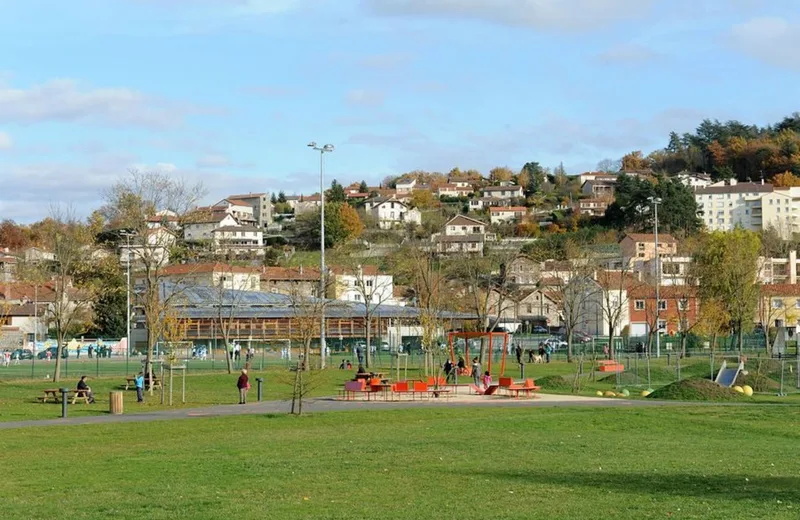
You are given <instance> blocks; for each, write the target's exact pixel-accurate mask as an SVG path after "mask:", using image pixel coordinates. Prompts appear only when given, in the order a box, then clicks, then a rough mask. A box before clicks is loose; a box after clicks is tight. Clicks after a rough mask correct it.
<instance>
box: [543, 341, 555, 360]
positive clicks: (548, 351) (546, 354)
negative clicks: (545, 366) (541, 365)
mask: <svg viewBox="0 0 800 520" xmlns="http://www.w3.org/2000/svg"><path fill="white" fill-rule="evenodd" d="M552 352H553V347H551V346H550V345H547V346H545V347H544V359H545V362H546V363H549V362H550V354H551V353H552Z"/></svg>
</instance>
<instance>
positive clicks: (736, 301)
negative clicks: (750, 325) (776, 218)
mask: <svg viewBox="0 0 800 520" xmlns="http://www.w3.org/2000/svg"><path fill="white" fill-rule="evenodd" d="M760 251H761V240H760V239H759V237H758V234H756V233H754V232H752V231H746V230H744V229H741V228H735V229H734V230H733V231H729V232H721V231H714V232H712V233H710V234H709V235H708V236H706V237H705V240H703V242H702V245H701V247H699V248H698V251H697V252H696V253H695V256H694V260H695V262H696V265H697V280H698V282H699V294H700V296H701V298H702V299H703V300H706V299H708V300H715V301H718V302H719V303H720V305H722V307H723V309H724V310H725V313H726V314H727V315H728V316H730V319H731V321H732V323H733V325H734V326H735V328H736V332H737V335H738V348H739V353H740V354H741V352H742V334H743V332H744V325H745V323H746V322H748V321H750V322H752V319H753V316H755V311H756V304H757V302H758V298H759V285H758V270H759V266H758V262H759V260H758V257H759V252H760Z"/></svg>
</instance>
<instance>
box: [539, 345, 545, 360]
mask: <svg viewBox="0 0 800 520" xmlns="http://www.w3.org/2000/svg"><path fill="white" fill-rule="evenodd" d="M539 357H540V358H542V359H544V343H539Z"/></svg>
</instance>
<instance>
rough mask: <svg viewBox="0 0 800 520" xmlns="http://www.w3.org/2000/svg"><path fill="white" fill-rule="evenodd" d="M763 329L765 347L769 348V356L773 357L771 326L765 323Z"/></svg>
mask: <svg viewBox="0 0 800 520" xmlns="http://www.w3.org/2000/svg"><path fill="white" fill-rule="evenodd" d="M763 330H764V347H765V348H766V349H767V357H772V345H771V344H770V342H769V331H770V328H769V327H768V326H766V325H764V327H763Z"/></svg>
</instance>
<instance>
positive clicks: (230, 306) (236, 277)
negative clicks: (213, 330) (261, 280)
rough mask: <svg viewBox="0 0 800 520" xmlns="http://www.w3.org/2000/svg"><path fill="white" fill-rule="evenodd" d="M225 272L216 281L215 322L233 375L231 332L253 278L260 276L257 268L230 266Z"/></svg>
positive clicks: (225, 267)
mask: <svg viewBox="0 0 800 520" xmlns="http://www.w3.org/2000/svg"><path fill="white" fill-rule="evenodd" d="M222 267H223V270H222V273H221V275H220V278H219V279H218V280H215V282H214V283H215V284H216V285H215V288H214V300H215V301H214V302H213V304H214V306H215V307H216V310H217V312H216V315H215V321H216V322H217V326H218V327H219V331H220V333H221V334H222V339H223V342H224V344H225V359H226V360H227V361H226V367H227V369H228V373H229V374H232V373H233V360H232V359H231V355H230V354H231V352H230V348H231V332H232V330H233V327H234V325H235V324H236V317H237V315H238V312H237V311H238V309H239V308H240V306H241V303H242V300H243V299H244V296H245V295H246V294H247V292H246V291H248V290H252V289H253V286H252V284H251V283H250V282H251V280H252V277H254V276H259V274H258V270H257V269H256V268H246V267H237V266H233V265H230V264H225V265H223V266H222Z"/></svg>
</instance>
